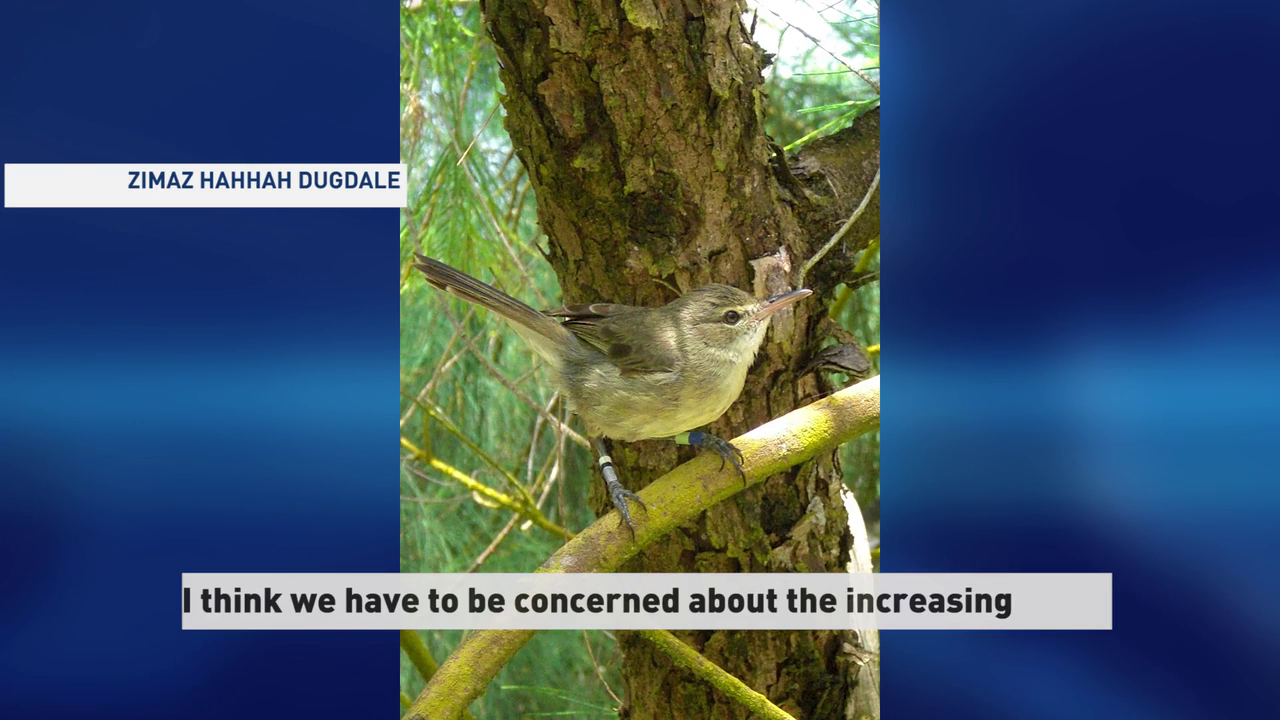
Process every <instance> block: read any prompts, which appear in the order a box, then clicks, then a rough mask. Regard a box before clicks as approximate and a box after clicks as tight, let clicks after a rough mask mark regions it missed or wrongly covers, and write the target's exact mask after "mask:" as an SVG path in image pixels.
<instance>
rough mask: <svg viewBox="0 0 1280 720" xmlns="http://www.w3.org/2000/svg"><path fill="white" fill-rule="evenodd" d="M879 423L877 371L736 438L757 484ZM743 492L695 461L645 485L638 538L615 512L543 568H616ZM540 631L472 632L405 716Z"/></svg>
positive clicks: (480, 675) (428, 714)
mask: <svg viewBox="0 0 1280 720" xmlns="http://www.w3.org/2000/svg"><path fill="white" fill-rule="evenodd" d="M879 426H880V376H879V375H877V376H875V377H873V378H869V379H867V380H863V381H862V382H860V383H858V384H856V385H853V386H851V387H847V388H845V389H844V390H841V391H839V392H837V393H835V394H833V395H830V396H829V397H826V398H824V399H822V400H819V401H817V402H815V403H813V404H812V405H806V406H805V407H802V408H799V409H797V410H794V411H792V412H790V413H788V414H786V415H783V416H782V417H780V418H778V419H776V420H772V421H770V422H767V423H765V424H764V425H761V426H760V427H758V428H756V429H754V430H752V431H750V432H748V433H747V434H745V435H742V436H741V437H738V438H735V439H734V440H733V444H734V445H735V446H737V448H738V449H739V450H741V451H742V455H743V459H744V463H743V466H744V468H745V469H746V476H747V481H748V485H754V484H756V483H760V482H763V481H764V480H765V478H767V477H769V476H770V475H772V474H774V473H778V472H781V471H783V470H785V469H787V468H789V467H791V466H793V465H797V464H799V463H802V462H804V461H805V460H808V459H809V458H812V457H815V456H817V455H820V454H822V453H826V452H830V451H832V450H834V449H835V448H836V447H838V446H839V445H841V444H843V443H845V442H848V441H849V440H852V439H853V438H855V437H857V436H859V435H861V434H863V433H865V432H868V431H870V430H874V429H875V428H877V427H879ZM742 490H743V484H742V480H741V479H740V478H739V477H738V475H737V473H735V472H733V471H732V469H727V470H723V471H722V470H721V469H720V465H719V462H718V458H716V457H714V456H711V455H704V456H701V457H698V458H695V459H693V460H690V461H689V462H687V463H685V464H683V465H680V466H679V467H677V468H675V469H674V470H672V471H671V472H669V473H667V474H666V475H663V476H662V477H660V478H658V479H657V480H655V481H654V482H653V483H652V484H650V485H649V486H647V487H645V488H644V489H643V490H641V491H640V493H639V495H640V497H641V498H642V499H643V500H644V503H645V505H646V507H647V508H648V512H647V513H644V514H641V515H640V518H642V519H641V521H640V522H639V523H638V524H637V527H636V532H635V541H634V542H632V541H631V534H630V533H628V532H627V530H626V528H625V527H624V526H621V525H620V523H619V518H618V515H617V511H614V512H611V513H609V514H608V515H605V516H604V517H602V518H600V519H599V520H597V521H596V522H594V523H592V525H591V526H590V527H588V528H586V529H585V530H583V531H582V532H581V533H578V535H576V536H575V537H574V539H573V540H570V541H569V542H567V543H565V544H564V546H563V547H561V548H560V549H559V550H558V551H556V553H555V554H554V555H552V556H551V557H550V558H549V559H548V560H547V561H546V562H545V563H543V564H542V567H541V568H539V569H538V572H612V571H613V570H616V569H617V568H618V567H619V566H620V565H622V563H624V562H626V561H627V560H628V559H630V558H631V557H632V556H633V555H635V554H636V553H638V552H639V551H640V550H641V549H642V548H644V547H645V546H646V545H648V544H649V543H652V542H654V541H655V540H657V539H658V538H661V537H662V536H663V535H665V534H667V533H668V532H670V531H671V530H673V529H674V528H676V527H677V526H679V525H681V524H683V523H686V522H688V521H690V520H692V519H693V518H695V517H697V516H698V514H699V513H701V512H703V511H704V510H706V509H707V508H709V507H711V506H712V505H715V504H716V503H718V502H720V501H722V500H725V499H727V498H729V497H732V496H733V495H734V494H736V493H738V492H741V491H742ZM533 632H534V631H532V630H484V631H481V632H478V633H475V634H474V635H471V636H470V637H468V638H467V639H466V641H464V642H463V643H462V644H461V645H459V646H458V647H457V648H456V649H455V650H454V651H453V654H452V655H450V656H449V659H448V660H446V661H445V663H444V664H443V665H441V666H440V669H439V670H438V671H437V672H436V674H435V676H434V677H433V678H432V679H431V682H429V683H428V684H427V686H426V688H424V689H423V691H422V694H420V695H419V696H418V698H417V700H415V701H414V703H413V706H412V707H410V708H409V710H408V712H407V713H405V716H404V717H405V718H406V719H408V720H427V719H428V718H430V719H431V720H452V719H453V718H456V717H458V716H459V715H460V714H461V713H462V712H463V711H464V710H465V709H466V708H467V706H468V705H470V704H471V702H472V701H473V700H475V699H476V698H477V697H479V696H480V694H481V693H482V692H484V689H485V687H487V686H488V684H489V681H490V680H492V679H493V677H494V676H495V675H496V674H497V673H498V671H499V670H501V669H502V667H503V666H504V665H506V664H507V662H508V661H510V660H511V658H512V657H513V656H514V655H515V654H516V652H517V651H518V650H519V649H520V648H521V647H523V646H524V644H525V643H526V642H528V641H529V638H531V637H533Z"/></svg>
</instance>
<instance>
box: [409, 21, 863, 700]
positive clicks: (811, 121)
mask: <svg viewBox="0 0 1280 720" xmlns="http://www.w3.org/2000/svg"><path fill="white" fill-rule="evenodd" d="M868 13H869V14H870V15H871V22H867V21H865V20H861V21H857V22H852V21H848V22H847V20H849V18H853V17H855V16H865V15H867V14H868ZM766 15H767V13H766V12H765V11H763V10H762V11H761V12H760V16H761V17H760V22H761V27H760V28H759V29H758V30H757V37H758V38H762V40H761V41H762V44H765V45H766V47H767V46H768V43H767V42H765V41H764V39H763V38H764V37H765V35H766V34H767V33H774V34H778V33H781V35H786V34H787V33H790V35H787V37H788V38H790V37H791V36H800V35H799V33H797V32H795V31H794V30H785V31H782V30H778V29H773V30H766V28H765V27H764V24H765V23H766V20H775V21H776V18H774V17H773V16H768V17H766ZM821 17H822V18H825V19H826V20H827V22H828V25H827V26H826V27H825V28H824V27H823V26H821V25H819V27H818V29H819V30H822V32H823V34H822V38H821V39H822V45H823V47H825V48H826V50H823V49H820V48H817V47H814V46H813V44H812V42H810V43H809V45H808V47H807V49H802V50H800V51H797V53H796V54H789V55H787V56H785V57H784V56H779V59H778V61H777V62H776V63H775V64H774V66H773V67H772V69H771V70H769V71H768V73H769V75H768V82H769V97H770V109H769V128H770V131H771V132H772V133H773V134H774V136H775V137H776V138H777V139H778V140H779V141H780V142H783V143H788V142H794V141H795V140H797V139H800V138H803V137H804V136H806V135H809V134H812V133H813V132H814V131H815V130H819V129H821V128H823V127H824V126H830V129H838V128H839V127H840V126H841V124H840V123H839V120H840V118H846V117H851V115H850V113H852V112H857V111H860V109H861V108H864V107H866V106H868V105H867V101H868V100H869V99H871V100H874V98H876V97H877V96H878V93H876V92H873V91H871V89H870V85H868V84H867V83H866V82H865V81H864V80H862V79H861V78H858V77H857V76H856V75H855V74H854V73H852V72H851V71H850V70H849V69H848V68H847V67H845V66H844V65H842V64H840V63H838V62H836V61H834V60H832V58H831V56H830V55H829V54H828V53H827V52H826V51H827V50H830V51H833V52H834V53H835V54H837V55H840V56H841V57H842V58H843V59H844V60H845V61H846V62H847V63H849V64H851V65H852V66H853V67H855V68H857V69H859V70H862V69H863V68H866V67H868V66H870V65H875V64H878V55H879V48H878V45H877V44H876V43H878V32H877V28H876V26H875V24H874V20H875V9H874V6H871V5H868V4H867V3H866V2H863V1H861V0H860V1H859V2H853V3H847V4H846V5H844V6H841V8H839V9H835V10H827V11H826V12H824V13H823V14H822V15H821ZM746 20H747V22H750V18H747V19H746ZM778 27H781V24H779V25H778ZM808 31H809V32H810V33H811V34H812V33H815V32H817V31H815V30H813V29H808ZM781 35H780V36H781ZM802 40H803V37H802ZM785 47H786V48H792V47H793V46H792V45H790V44H788V45H786V46H785ZM801 47H802V48H803V47H804V46H803V44H802V45H801ZM497 68H498V65H497V61H496V58H495V56H494V51H493V48H492V46H491V44H490V42H489V40H488V38H487V37H486V35H485V33H484V30H483V27H482V24H481V19H480V7H479V3H475V2H442V1H440V0H410V2H408V3H406V4H404V5H402V7H401V67H400V73H401V96H400V110H401V148H400V152H401V158H402V161H403V162H405V163H407V164H408V166H409V206H408V207H407V208H406V209H405V211H404V212H403V213H402V216H401V233H400V259H401V263H400V269H401V286H400V309H401V331H400V332H401V336H400V348H401V350H400V355H401V357H400V366H401V378H400V387H401V403H400V410H401V418H402V421H401V436H402V448H401V454H402V457H403V458H404V459H405V465H406V466H412V468H414V469H415V470H416V471H411V470H409V469H408V467H406V468H405V469H402V472H401V477H400V494H401V498H402V502H401V550H400V553H401V554H400V565H401V570H402V571H404V572H461V571H467V570H471V569H473V568H474V569H475V570H476V571H479V572H526V571H530V570H532V569H534V568H535V567H537V566H538V564H539V563H540V562H541V561H542V560H543V559H545V558H546V557H547V556H549V555H551V553H552V552H554V550H555V549H556V548H558V547H559V546H560V545H561V544H562V539H561V538H559V537H558V536H556V535H554V534H552V533H549V532H547V531H545V530H542V529H539V528H537V527H533V526H530V525H529V524H528V523H527V522H525V521H524V520H523V519H521V518H515V519H514V521H513V518H514V517H515V516H514V514H513V513H512V512H511V510H509V509H507V508H503V507H494V506H493V505H492V503H490V502H488V501H482V499H481V498H480V497H479V496H478V495H476V494H474V493H472V492H471V491H469V490H467V489H465V488H463V487H462V486H461V485H460V484H459V483H458V482H456V480H455V479H451V478H450V477H448V476H447V475H446V474H443V473H441V472H439V471H437V470H436V469H432V468H429V467H427V466H426V465H425V464H424V462H423V460H424V459H425V458H426V457H434V458H437V459H438V461H439V462H441V463H443V464H445V465H447V466H449V467H451V468H454V469H456V470H457V471H458V472H460V473H462V474H464V475H467V476H470V477H471V478H473V479H474V480H476V481H478V482H480V483H483V484H484V485H487V486H488V487H490V488H492V489H494V490H496V491H498V492H501V493H505V494H506V495H509V496H513V497H520V496H522V495H523V494H525V493H527V494H528V495H530V496H532V497H533V498H534V499H535V500H536V501H538V507H539V508H540V511H541V512H542V514H543V515H545V516H546V517H547V518H548V519H549V520H550V521H551V522H553V523H555V524H556V525H559V526H561V527H564V528H567V529H568V530H570V531H574V530H577V529H580V528H582V527H584V526H586V525H587V524H588V523H590V522H591V521H592V520H593V519H594V516H593V514H592V513H591V511H590V509H589V508H588V507H587V503H586V501H585V498H586V497H587V494H588V484H589V483H590V482H593V481H594V480H593V475H592V472H591V463H590V458H589V456H588V455H587V453H586V451H585V450H584V449H583V448H581V447H578V446H577V445H575V444H574V443H573V442H572V440H570V439H568V437H567V436H566V435H565V434H564V433H563V432H560V431H559V430H558V428H557V423H555V422H552V421H549V420H548V419H547V417H546V416H552V417H554V418H558V419H560V420H564V419H565V418H566V417H567V416H566V414H565V411H564V408H563V407H562V404H561V403H560V402H559V401H558V400H556V399H555V398H554V397H553V394H552V390H551V388H550V384H549V383H548V382H547V377H546V372H547V371H546V369H545V368H544V367H542V366H541V365H540V363H538V362H537V361H536V359H535V358H534V356H533V354H532V353H531V352H530V351H529V350H528V349H527V348H526V347H525V346H524V344H523V343H522V342H520V341H519V339H518V338H516V337H515V336H514V334H512V333H511V332H510V331H509V330H508V329H507V327H506V326H505V324H503V323H501V322H498V321H497V320H496V319H495V318H493V317H490V316H489V315H488V314H487V313H486V312H485V311H483V310H473V309H472V308H471V307H469V306H467V305H465V304H464V303H462V302H460V301H456V300H453V299H451V298H448V297H447V296H444V295H443V294H442V293H439V292H437V291H436V290H434V289H433V288H431V287H429V286H427V285H426V284H425V283H424V282H423V281H422V279H421V278H420V277H416V276H411V275H410V270H409V260H410V258H411V256H412V253H413V252H414V251H422V252H425V253H426V254H428V255H431V256H433V257H437V258H440V259H441V260H444V261H445V262H448V263H449V264H451V265H454V266H456V267H459V268H460V269H462V270H464V271H466V272H468V273H471V274H473V275H475V276H477V277H479V278H481V279H483V280H486V281H490V282H493V283H495V284H497V285H498V286H499V287H502V288H503V289H505V290H507V291H508V292H510V293H511V294H512V295H514V296H516V297H518V298H520V299H522V300H525V301H527V302H529V303H530V304H533V305H535V306H540V307H550V306H553V305H555V304H557V303H558V302H559V300H560V297H559V289H558V287H557V285H556V282H555V277H554V275H553V273H552V272H551V269H550V268H549V266H548V265H547V264H546V262H545V261H544V260H543V258H542V254H541V251H540V250H539V247H538V242H539V240H538V238H539V235H538V228H537V226H536V209H535V207H534V204H533V203H534V198H533V195H532V193H531V192H530V191H529V184H528V181H527V178H526V176H525V171H524V168H523V167H522V166H521V164H520V162H519V161H518V160H517V159H516V158H515V157H514V154H513V153H512V150H511V146H510V141H509V139H508V138H507V136H506V133H505V132H504V131H503V129H502V109H501V106H500V104H499V93H500V91H501V83H500V81H499V79H498V74H497ZM869 76H870V77H872V78H873V79H874V80H875V81H876V82H878V72H877V71H874V70H873V71H871V74H870V75H869ZM806 108H807V109H808V112H803V113H801V112H800V111H801V110H804V109H806ZM873 267H876V268H878V259H877V260H876V261H875V263H874V264H873ZM837 319H838V321H839V322H841V324H843V325H845V327H847V328H848V329H850V330H851V331H853V332H854V333H855V335H857V336H858V337H859V338H860V339H861V340H862V341H863V342H864V344H873V343H877V342H879V287H878V284H876V283H872V284H871V285H869V286H864V287H863V288H860V289H859V290H857V291H856V292H854V293H853V294H852V296H851V298H850V301H849V302H847V303H845V305H844V307H843V310H842V312H841V314H840V315H839V316H838V318H837ZM875 360H876V367H877V369H878V358H875ZM511 388H514V389H515V390H516V392H513V391H512V389H511ZM522 396H523V397H522ZM535 406H536V407H535ZM842 457H843V458H844V467H845V470H846V476H847V477H848V478H849V481H850V484H851V486H852V487H855V488H857V489H858V493H859V499H860V500H862V499H863V495H864V494H866V493H868V492H872V493H873V495H874V497H875V499H876V506H877V507H878V497H879V461H878V439H877V441H876V442H875V443H870V442H868V441H863V442H862V443H855V444H851V445H850V446H849V447H848V448H846V449H845V450H844V452H843V453H842ZM508 476H514V478H515V479H516V481H517V482H518V483H519V485H520V486H521V487H519V488H517V487H512V485H511V484H510V482H509V479H508ZM868 497H870V496H868ZM509 526H510V527H509ZM422 637H423V639H424V640H425V642H426V644H427V647H428V648H429V649H430V651H431V653H432V655H433V656H434V657H435V658H436V660H437V661H438V662H443V660H444V658H445V657H447V655H448V654H449V652H450V651H451V650H452V648H454V647H455V646H456V645H457V644H458V642H460V640H461V637H462V633H460V632H452V631H441V632H424V633H422ZM587 642H589V643H590V645H589V646H588V645H587ZM593 658H594V659H593ZM549 668H554V672H548V669H549ZM619 678H620V674H619V672H618V651H617V646H616V642H615V641H614V639H613V637H612V635H611V634H609V633H602V632H590V633H582V632H568V631H566V632H545V633H539V634H538V635H537V636H536V637H535V638H534V639H533V641H532V642H530V643H529V645H528V646H527V647H526V648H525V649H524V650H522V651H521V652H520V654H519V655H517V657H516V658H515V660H514V661H513V662H512V663H510V664H509V665H508V666H507V667H506V668H505V669H504V670H503V672H502V673H501V674H500V675H499V676H498V678H497V682H495V683H494V684H493V686H492V687H491V688H490V690H489V691H488V693H486V695H485V696H483V697H482V698H481V699H480V700H479V701H477V702H476V703H475V704H474V705H473V706H472V708H471V711H472V713H473V714H474V716H475V717H476V718H480V719H484V718H516V717H535V716H540V715H544V714H565V715H572V716H577V717H609V716H612V715H613V711H612V710H610V708H614V707H616V705H617V703H616V701H615V700H614V698H613V697H611V695H610V692H609V688H610V687H612V688H613V690H614V691H615V692H617V693H618V694H621V688H620V679H619ZM422 686H423V682H422V679H421V678H420V677H419V676H418V674H417V672H416V671H415V670H414V668H413V667H412V665H411V664H410V663H409V662H408V660H407V659H403V658H402V663H401V683H400V687H401V690H402V691H403V692H404V693H406V694H407V695H409V696H410V697H415V696H416V695H417V693H418V692H419V691H420V690H421V688H422Z"/></svg>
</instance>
